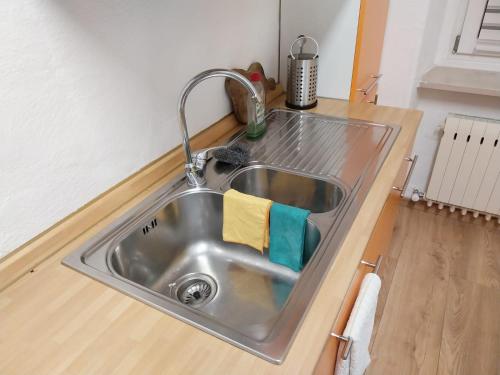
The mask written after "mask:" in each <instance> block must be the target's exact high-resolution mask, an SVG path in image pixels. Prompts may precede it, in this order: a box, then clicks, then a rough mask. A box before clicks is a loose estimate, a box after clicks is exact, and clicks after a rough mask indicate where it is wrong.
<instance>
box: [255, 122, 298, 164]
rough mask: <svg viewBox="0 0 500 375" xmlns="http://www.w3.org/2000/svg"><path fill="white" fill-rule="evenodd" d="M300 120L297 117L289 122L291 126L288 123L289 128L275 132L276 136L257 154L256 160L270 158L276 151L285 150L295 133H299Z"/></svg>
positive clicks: (291, 142)
mask: <svg viewBox="0 0 500 375" xmlns="http://www.w3.org/2000/svg"><path fill="white" fill-rule="evenodd" d="M301 122H302V121H301V119H300V118H298V119H297V120H296V121H294V122H293V123H292V124H290V125H291V126H290V125H289V126H290V129H288V130H287V131H286V132H285V133H284V134H277V136H276V137H274V138H273V139H272V140H271V141H270V142H269V144H268V146H267V147H266V148H265V149H264V152H263V153H262V155H258V157H257V158H258V160H262V161H268V160H272V159H273V157H274V155H276V154H277V153H282V152H286V151H287V149H288V148H289V146H290V144H293V142H294V139H295V137H296V135H297V133H300V129H301V126H302V125H301ZM280 133H281V132H280ZM268 151H269V153H268ZM266 154H267V155H266Z"/></svg>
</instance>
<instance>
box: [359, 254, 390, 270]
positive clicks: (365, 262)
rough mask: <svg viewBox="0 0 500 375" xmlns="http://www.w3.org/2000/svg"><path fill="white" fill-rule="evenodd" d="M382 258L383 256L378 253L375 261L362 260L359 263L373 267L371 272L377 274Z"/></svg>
mask: <svg viewBox="0 0 500 375" xmlns="http://www.w3.org/2000/svg"><path fill="white" fill-rule="evenodd" d="M382 259H384V257H383V256H382V255H379V256H378V258H377V261H376V262H375V263H371V262H368V261H366V260H362V261H361V264H364V265H365V266H368V267H372V268H373V273H374V274H376V275H378V272H379V271H380V266H381V265H382Z"/></svg>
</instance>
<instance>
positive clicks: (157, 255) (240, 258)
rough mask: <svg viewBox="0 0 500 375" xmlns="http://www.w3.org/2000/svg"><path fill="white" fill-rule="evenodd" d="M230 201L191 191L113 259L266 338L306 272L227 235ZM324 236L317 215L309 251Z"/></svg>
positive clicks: (172, 294) (162, 289)
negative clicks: (224, 207) (224, 236)
mask: <svg viewBox="0 0 500 375" xmlns="http://www.w3.org/2000/svg"><path fill="white" fill-rule="evenodd" d="M222 203H223V196H222V194H219V193H216V192H209V191H204V192H190V193H188V194H183V195H182V196H180V197H178V198H176V199H175V200H173V201H172V202H170V203H168V204H167V205H166V206H165V207H163V208H161V209H160V210H159V211H158V212H156V214H155V215H154V216H153V218H151V219H150V220H149V224H148V226H147V227H146V226H144V227H140V228H137V229H136V230H134V231H133V232H132V233H131V234H130V235H128V236H127V237H126V238H124V239H123V240H121V241H120V242H119V244H118V245H117V246H115V247H113V248H111V249H110V250H109V251H108V258H107V260H108V265H109V267H110V268H111V270H112V271H113V272H114V273H116V274H117V275H119V276H120V277H122V278H124V279H127V280H128V281H130V282H133V283H136V284H139V285H141V286H142V287H145V288H148V289H151V290H153V291H154V292H156V293H158V294H159V295H161V296H164V297H166V298H169V299H171V300H172V301H173V302H175V303H179V304H184V305H186V306H188V307H194V308H196V309H197V311H198V313H200V314H205V315H206V316H207V317H210V318H211V319H213V320H214V321H217V322H219V323H220V324H223V325H225V326H227V327H229V328H231V329H232V330H235V331H237V332H239V333H241V334H243V335H246V336H248V337H251V338H252V339H255V340H263V339H265V338H266V337H267V336H268V335H269V333H270V332H271V330H272V328H273V326H274V323H275V321H276V320H277V318H278V316H279V314H280V312H281V310H282V308H283V306H284V304H285V302H286V300H287V298H288V295H289V294H290V291H291V290H292V288H293V286H294V284H295V282H296V281H297V279H298V277H299V273H296V272H294V271H292V270H290V269H288V268H286V267H283V266H280V265H277V264H274V263H271V262H269V260H268V254H267V252H265V253H264V255H262V254H261V253H260V252H258V251H256V250H254V249H252V248H250V247H248V246H244V245H238V244H234V243H228V242H224V241H223V240H222ZM146 228H147V229H146ZM319 240H320V234H319V231H318V229H317V228H316V226H315V225H314V224H313V223H311V222H309V223H308V226H307V230H306V249H305V251H306V254H308V256H307V257H308V258H309V257H310V256H311V255H312V254H313V253H314V250H315V249H316V247H317V245H318V243H319Z"/></svg>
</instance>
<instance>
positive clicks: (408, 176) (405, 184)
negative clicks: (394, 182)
mask: <svg viewBox="0 0 500 375" xmlns="http://www.w3.org/2000/svg"><path fill="white" fill-rule="evenodd" d="M405 160H406V161H409V162H410V163H411V167H410V170H409V171H408V175H407V176H406V179H405V183H404V184H403V187H399V186H393V187H392V189H393V190H396V191H400V192H401V197H403V195H404V192H405V191H406V188H407V187H408V184H409V183H410V177H411V176H412V174H413V171H414V169H415V165H417V161H418V155H415V156H414V157H413V158H409V157H406V158H405Z"/></svg>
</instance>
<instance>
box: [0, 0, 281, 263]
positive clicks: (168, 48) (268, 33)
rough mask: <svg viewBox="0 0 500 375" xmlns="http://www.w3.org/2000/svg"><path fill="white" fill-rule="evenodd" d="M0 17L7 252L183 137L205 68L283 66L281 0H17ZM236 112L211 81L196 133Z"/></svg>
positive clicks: (201, 94)
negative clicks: (189, 88)
mask: <svg viewBox="0 0 500 375" xmlns="http://www.w3.org/2000/svg"><path fill="white" fill-rule="evenodd" d="M0 19H1V20H2V21H1V22H0V46H1V52H0V103H2V104H1V106H0V119H1V127H0V192H1V195H0V212H1V216H0V255H2V254H5V253H7V252H9V251H11V250H13V249H14V248H16V247H18V246H20V245H21V244H22V243H24V242H25V241H27V240H29V239H30V238H32V237H33V236H35V235H36V234H38V233H39V232H41V231H43V230H44V229H46V228H48V227H49V226H51V225H52V224H54V223H55V222H57V221H58V220H60V219H62V218H64V217H65V216H66V215H68V214H69V213H71V212H72V211H75V210H76V209H78V208H79V207H81V206H82V205H84V204H85V203H86V202H88V201H89V200H91V199H92V198H94V197H96V196H97V195H98V194H99V193H101V192H103V191H105V190H106V189H108V188H110V187H111V186H113V185H114V184H116V183H117V182H119V181H121V180H122V179H124V178H126V177H127V176H129V175H131V174H132V173H134V172H135V171H137V170H138V169H140V168H141V167H143V166H144V165H145V164H147V163H148V162H150V161H152V160H154V159H155V158H158V157H159V156H160V155H162V154H164V153H165V152H167V151H168V150H170V149H172V148H173V147H175V146H176V145H177V144H179V143H180V136H179V132H178V129H177V120H176V104H177V99H178V94H179V92H180V90H181V89H182V87H183V85H184V84H185V83H186V82H187V81H188V79H190V78H191V77H192V76H193V75H195V74H196V73H198V72H200V71H202V70H204V69H208V68H213V67H223V68H231V67H246V66H247V65H249V64H250V63H251V62H253V61H260V62H261V63H262V64H263V65H264V68H265V69H266V72H267V73H268V74H269V75H271V76H274V77H276V75H277V65H278V0H275V1H269V0H255V1H252V2H248V1H234V0H216V1H205V0H189V1H180V0H177V1H173V0H171V1H161V0H150V1H141V0H107V1H99V2H97V1H81V0H46V1H38V0H16V1H3V2H0ZM228 112H229V105H228V101H227V99H226V97H225V93H224V89H223V80H222V79H221V80H214V81H213V82H207V83H205V84H204V85H202V86H200V87H199V88H198V90H197V91H195V92H194V93H193V94H192V95H191V98H190V100H189V103H188V122H189V129H190V131H191V134H194V133H196V132H198V131H200V130H201V129H203V128H204V127H206V126H207V125H209V124H211V123H213V122H214V121H216V120H217V119H219V118H221V117H222V116H224V115H225V114H227V113H228Z"/></svg>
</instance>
